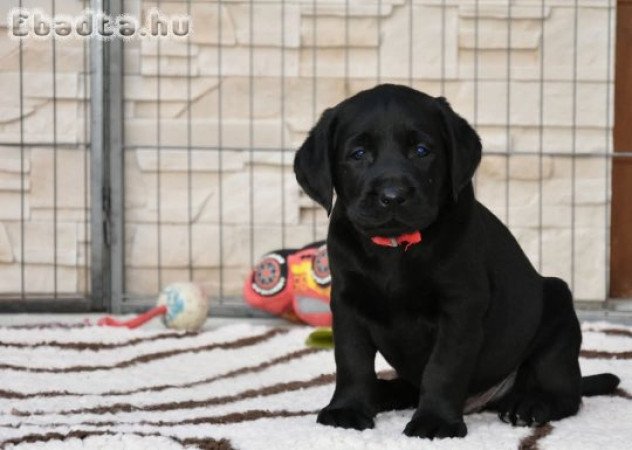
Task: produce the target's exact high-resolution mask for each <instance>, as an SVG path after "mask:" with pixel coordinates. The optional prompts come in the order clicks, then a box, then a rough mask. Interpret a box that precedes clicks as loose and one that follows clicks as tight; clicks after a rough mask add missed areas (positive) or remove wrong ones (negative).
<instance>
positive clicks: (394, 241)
mask: <svg viewBox="0 0 632 450" xmlns="http://www.w3.org/2000/svg"><path fill="white" fill-rule="evenodd" d="M371 241H372V242H373V243H374V244H376V245H381V246H382V247H398V246H400V245H404V246H405V247H404V251H406V250H408V247H410V246H411V245H415V244H419V243H420V242H421V232H420V231H413V232H412V233H404V234H400V235H399V236H395V237H384V236H373V237H372V238H371Z"/></svg>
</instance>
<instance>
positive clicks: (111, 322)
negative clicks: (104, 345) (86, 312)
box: [97, 305, 167, 329]
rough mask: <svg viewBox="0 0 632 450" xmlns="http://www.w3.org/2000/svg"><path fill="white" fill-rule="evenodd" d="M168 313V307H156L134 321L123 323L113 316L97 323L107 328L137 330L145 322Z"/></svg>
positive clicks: (133, 319)
mask: <svg viewBox="0 0 632 450" xmlns="http://www.w3.org/2000/svg"><path fill="white" fill-rule="evenodd" d="M166 312H167V306H166V305H161V306H156V307H155V308H152V309H150V310H149V311H147V312H144V313H142V314H140V315H138V316H136V317H134V318H132V319H129V320H126V321H124V322H121V321H120V320H117V319H115V318H114V317H112V316H106V317H103V318H101V319H99V321H98V322H97V324H98V325H101V326H106V327H127V328H130V329H131V328H136V327H138V326H140V325H142V324H144V323H145V322H148V321H150V320H151V319H153V318H154V317H156V316H162V315H164V314H165V313H166Z"/></svg>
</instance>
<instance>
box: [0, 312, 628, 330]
mask: <svg viewBox="0 0 632 450" xmlns="http://www.w3.org/2000/svg"><path fill="white" fill-rule="evenodd" d="M577 315H578V316H579V318H580V320H583V321H584V320H585V321H591V322H594V321H608V322H611V323H616V324H620V325H629V326H632V312H630V311H612V310H603V309H596V310H595V309H578V310H577ZM103 316H104V314H81V313H80V314H38V313H30V314H0V326H7V325H24V324H34V323H42V322H62V323H78V322H84V321H86V320H89V321H90V323H96V322H97V321H98V320H99V318H101V317H103ZM131 317H134V316H133V315H125V316H118V318H131ZM244 321H248V322H249V323H252V324H260V325H275V326H279V325H280V326H283V325H291V323H289V322H287V321H285V320H283V319H277V318H273V317H271V318H253V317H248V318H235V317H210V318H209V319H208V320H207V321H206V323H205V324H204V327H203V329H204V330H212V329H215V328H218V327H220V326H222V325H229V324H234V323H242V322H244ZM143 328H146V329H163V328H164V325H163V324H162V322H161V320H160V319H159V318H157V319H153V320H151V321H150V322H148V323H147V324H145V325H143Z"/></svg>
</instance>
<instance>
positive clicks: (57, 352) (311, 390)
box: [0, 323, 632, 450]
mask: <svg viewBox="0 0 632 450" xmlns="http://www.w3.org/2000/svg"><path fill="white" fill-rule="evenodd" d="M310 331H311V329H309V328H303V327H298V328H289V329H279V328H271V327H263V326H252V325H247V324H244V325H231V326H225V327H222V328H219V329H216V330H213V331H207V332H203V333H200V334H177V333H173V332H168V331H155V330H152V331H147V330H135V331H129V330H121V329H112V328H110V329H103V328H98V327H89V326H81V325H77V326H76V327H69V326H65V325H55V324H48V325H45V326H42V327H34V326H32V325H31V326H27V327H0V448H6V449H10V448H20V449H25V448H38V449H58V448H64V449H79V448H81V449H85V448H90V449H116V450H118V449H152V450H161V449H181V448H201V449H266V450H268V449H283V450H300V449H323V450H335V449H341V450H350V449H375V450H383V449H388V450H390V449H393V450H396V449H425V448H439V449H450V450H452V449H515V448H540V449H566V448H568V449H573V450H577V449H599V450H605V449H629V448H631V446H632V396H630V394H629V392H632V329H630V328H623V327H620V326H616V327H615V326H612V325H608V324H605V323H600V324H594V323H593V324H584V349H585V352H584V357H583V358H582V360H581V363H582V370H583V372H584V374H592V373H597V372H605V371H609V372H613V373H615V374H617V375H618V376H619V377H620V378H621V379H622V382H621V389H620V390H619V391H618V392H617V395H613V396H607V397H593V398H586V399H585V400H584V405H583V408H582V409H581V411H580V413H579V414H578V415H577V416H576V417H573V418H570V419H566V420H563V421H561V422H554V423H552V424H551V425H548V426H544V427H540V428H531V429H530V428H518V427H517V428H513V427H511V426H509V425H507V424H504V423H502V422H500V421H499V420H498V419H497V418H496V416H495V415H494V414H492V413H481V414H474V415H470V416H467V417H466V419H465V420H466V423H467V426H468V430H469V434H468V436H467V437H466V438H464V439H450V440H439V441H433V442H431V441H426V440H420V439H415V438H408V437H405V436H404V435H403V434H402V430H403V428H404V426H405V424H406V422H407V421H408V420H409V418H410V416H411V414H412V410H409V411H399V412H389V413H384V414H380V415H379V416H378V417H377V419H376V428H375V429H373V430H366V431H363V432H358V431H354V430H342V429H335V428H330V427H324V426H320V425H318V424H316V415H315V413H316V411H317V410H318V409H320V408H321V407H323V406H324V405H326V404H327V402H328V401H329V399H330V397H331V394H332V391H333V381H334V370H335V366H334V361H333V354H332V352H331V351H329V350H313V349H307V348H305V346H304V341H305V338H306V336H307V334H308V333H309V332H310ZM377 366H378V369H379V370H382V369H388V366H387V365H386V363H385V362H384V361H383V360H378V363H377Z"/></svg>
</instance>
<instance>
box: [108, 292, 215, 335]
mask: <svg viewBox="0 0 632 450" xmlns="http://www.w3.org/2000/svg"><path fill="white" fill-rule="evenodd" d="M208 310H209V300H208V297H207V296H206V294H205V293H204V291H203V290H202V289H201V288H200V286H198V285H197V284H195V283H173V284H170V285H168V286H167V287H165V288H164V289H163V290H162V291H161V292H160V295H159V296H158V303H157V305H156V306H155V307H154V308H152V309H150V310H149V311H146V312H144V313H143V314H140V315H138V316H136V317H134V318H132V319H129V320H126V321H119V320H117V319H115V318H113V317H110V316H107V317H104V318H102V319H100V320H99V322H98V324H99V325H103V326H110V327H127V328H136V327H138V326H140V325H142V324H144V323H145V322H147V321H149V320H150V319H153V318H154V317H156V316H162V321H163V323H164V324H165V326H166V327H168V328H172V329H174V330H183V331H197V330H199V329H200V328H201V327H202V325H204V322H205V321H206V316H207V315H208Z"/></svg>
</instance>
